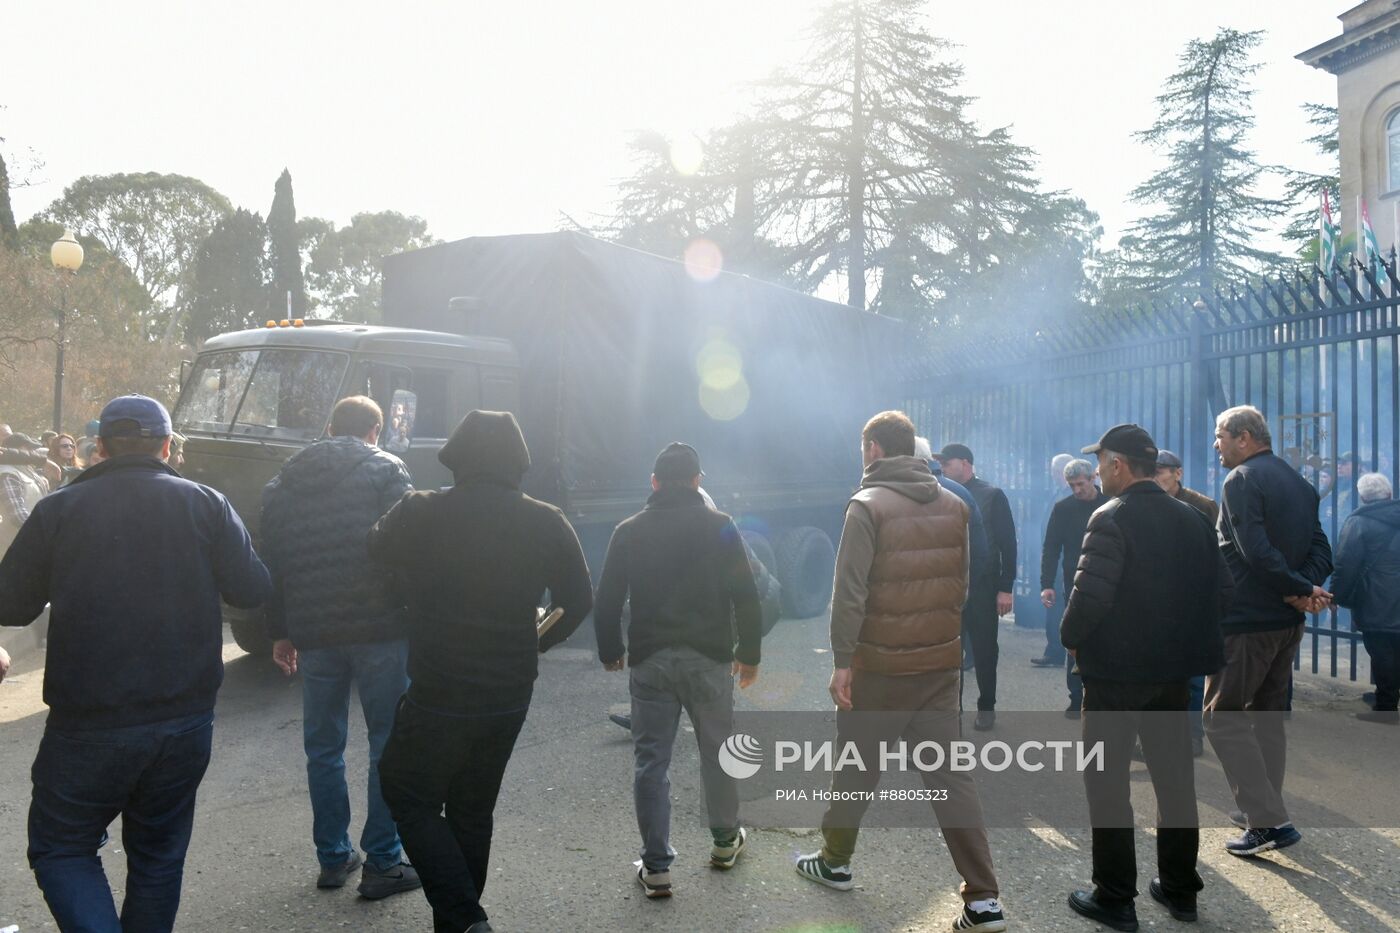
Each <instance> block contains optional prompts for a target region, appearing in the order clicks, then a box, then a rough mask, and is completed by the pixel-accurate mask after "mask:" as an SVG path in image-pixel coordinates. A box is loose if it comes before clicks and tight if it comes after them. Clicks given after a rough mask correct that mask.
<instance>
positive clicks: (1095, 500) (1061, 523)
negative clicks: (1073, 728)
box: [1032, 459, 1108, 718]
mask: <svg viewBox="0 0 1400 933" xmlns="http://www.w3.org/2000/svg"><path fill="white" fill-rule="evenodd" d="M1094 474H1095V467H1094V465H1093V464H1092V463H1090V462H1089V461H1088V460H1074V459H1071V460H1070V461H1069V462H1068V463H1066V464H1065V466H1064V480H1065V483H1066V485H1068V486H1069V490H1070V494H1069V496H1067V497H1066V498H1064V499H1061V500H1059V501H1058V502H1056V503H1055V507H1054V508H1053V509H1051V510H1050V520H1049V521H1047V522H1046V523H1045V546H1044V547H1043V548H1042V549H1041V552H1040V602H1041V605H1043V606H1044V607H1045V608H1046V609H1049V608H1051V607H1052V606H1054V605H1055V574H1056V572H1057V571H1058V572H1060V573H1061V574H1062V579H1063V580H1064V581H1065V602H1066V603H1068V602H1069V589H1070V585H1071V584H1072V583H1073V582H1074V569H1075V568H1076V567H1078V566H1079V550H1080V548H1081V547H1082V546H1083V544H1084V530H1085V529H1086V528H1088V526H1089V516H1090V515H1093V514H1094V510H1095V509H1097V508H1098V507H1099V506H1101V505H1103V504H1104V503H1105V502H1107V501H1108V497H1107V496H1105V495H1104V494H1103V493H1102V492H1100V491H1099V487H1098V486H1095V485H1094ZM1061 618H1063V616H1061ZM1057 634H1058V633H1057ZM1032 663H1034V662H1032ZM1060 663H1061V664H1062V665H1063V666H1064V669H1065V689H1066V690H1068V691H1069V706H1068V707H1067V708H1066V709H1065V715H1066V716H1068V717H1070V718H1077V717H1078V716H1079V710H1080V707H1081V706H1083V704H1084V682H1083V681H1082V680H1081V679H1080V677H1079V675H1078V674H1076V673H1075V672H1074V659H1073V658H1065V659H1063V661H1061V662H1060Z"/></svg>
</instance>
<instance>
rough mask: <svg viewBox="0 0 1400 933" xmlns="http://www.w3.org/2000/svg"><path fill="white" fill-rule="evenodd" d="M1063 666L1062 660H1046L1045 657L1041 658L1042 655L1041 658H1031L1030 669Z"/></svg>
mask: <svg viewBox="0 0 1400 933" xmlns="http://www.w3.org/2000/svg"><path fill="white" fill-rule="evenodd" d="M1064 666H1065V661H1064V658H1047V657H1045V656H1043V655H1042V656H1041V657H1038V658H1031V667H1064Z"/></svg>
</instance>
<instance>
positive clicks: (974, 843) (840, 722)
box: [797, 411, 1006, 931]
mask: <svg viewBox="0 0 1400 933" xmlns="http://www.w3.org/2000/svg"><path fill="white" fill-rule="evenodd" d="M861 450H862V453H863V457H864V461H865V474H864V476H863V477H862V479H861V486H860V490H859V491H858V492H857V493H856V494H855V495H854V496H852V497H851V502H850V504H849V505H848V506H847V509H846V524H845V527H844V528H843V530H842V532H841V546H840V548H839V550H838V551H837V555H836V581H835V588H834V592H833V595H832V599H831V651H832V656H833V658H834V663H835V668H836V669H835V671H834V672H833V673H832V676H831V696H832V699H833V700H834V701H835V702H836V706H837V713H836V749H837V751H838V753H839V752H840V750H841V749H844V748H845V747H846V746H847V745H848V744H852V745H854V746H855V748H856V750H857V751H858V752H859V755H860V759H861V761H862V762H863V763H864V764H865V770H863V771H862V770H859V769H856V768H842V769H838V770H837V771H836V772H835V773H834V774H833V776H832V793H833V797H834V802H833V803H832V804H831V806H830V807H829V808H828V809H827V811H826V815H825V816H824V817H823V818H822V835H823V839H824V842H825V844H824V845H823V846H822V850H821V851H820V852H818V853H813V854H812V855H806V856H802V857H801V858H799V859H798V860H797V871H798V873H799V874H801V875H802V876H803V877H805V878H808V879H810V880H812V881H816V882H818V883H820V884H824V885H826V886H828V887H832V888H836V889H837V890H843V891H844V890H849V889H850V888H851V887H852V885H853V881H852V876H851V869H850V864H851V856H852V855H853V854H854V852H855V847H856V836H857V834H858V833H859V831H860V823H861V818H862V817H863V816H864V814H865V810H866V808H867V807H868V806H869V803H870V802H869V800H868V799H865V798H866V797H867V793H868V792H873V791H874V790H875V788H876V787H877V785H878V784H879V783H880V768H881V765H882V763H883V762H884V758H883V757H882V755H881V746H882V745H884V746H885V747H888V748H891V749H892V748H894V747H896V746H897V744H898V743H899V742H900V741H901V740H902V741H904V743H905V746H906V748H910V749H912V748H914V747H915V746H916V745H918V744H919V743H921V742H933V743H936V744H937V745H939V746H940V747H942V748H943V749H945V750H946V749H947V747H948V744H949V743H950V742H953V741H956V740H957V739H958V738H959V728H958V696H959V679H960V676H961V670H960V668H961V663H962V643H961V634H960V633H961V629H962V607H963V603H964V602H965V601H966V599H967V582H968V528H967V522H968V509H967V506H966V505H964V504H963V503H962V500H960V499H959V498H958V497H957V496H955V495H953V494H951V493H949V492H947V491H945V490H944V489H943V488H942V487H941V486H940V485H939V483H938V480H937V479H936V478H934V476H933V474H932V473H930V472H929V469H928V464H926V463H925V462H924V461H922V460H920V459H919V458H917V457H915V456H914V425H913V422H911V421H910V420H909V418H908V417H907V416H906V415H905V414H904V413H903V412H897V411H886V412H881V413H880V414H878V415H876V416H875V417H874V418H872V419H870V421H869V422H868V423H867V424H866V425H865V429H864V430H863V431H862V432H861ZM920 774H921V777H922V778H923V780H924V784H925V786H926V787H927V788H928V789H929V791H931V796H932V798H933V808H934V813H935V815H936V816H937V818H938V822H939V825H940V827H941V828H942V830H943V836H944V839H945V840H946V841H947V843H948V851H949V853H950V854H951V855H952V857H953V865H954V867H956V868H957V870H958V874H960V875H961V876H962V879H963V884H962V888H961V893H962V897H963V902H964V905H965V906H964V908H963V913H962V914H961V915H960V916H959V917H958V918H957V919H956V920H955V921H954V923H953V929H955V930H981V931H997V930H1005V929H1006V920H1005V918H1004V916H1003V915H1002V910H1001V904H1000V902H999V901H998V899H997V898H998V894H999V891H998V887H997V879H996V873H995V871H994V870H993V868H992V855H991V850H990V848H989V846H988V844H987V830H986V826H985V823H984V820H983V816H982V804H981V801H980V800H979V799H978V796H977V787H976V784H975V783H974V782H973V779H972V775H971V774H970V773H969V772H967V771H957V772H954V771H950V770H947V769H946V768H945V769H939V770H936V771H931V772H927V771H921V772H920Z"/></svg>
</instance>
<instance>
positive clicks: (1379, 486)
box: [1356, 473, 1394, 502]
mask: <svg viewBox="0 0 1400 933" xmlns="http://www.w3.org/2000/svg"><path fill="white" fill-rule="evenodd" d="M1356 493H1357V495H1359V496H1360V497H1361V501H1362V502H1381V501H1383V500H1385V499H1389V498H1391V496H1392V495H1394V493H1393V492H1392V491H1391V489H1390V480H1388V479H1386V478H1385V474H1384V473H1363V474H1361V478H1360V479H1358V480H1357V481H1356Z"/></svg>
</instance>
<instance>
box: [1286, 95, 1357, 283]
mask: <svg viewBox="0 0 1400 933" xmlns="http://www.w3.org/2000/svg"><path fill="white" fill-rule="evenodd" d="M1303 112H1304V113H1306V114H1307V116H1308V123H1309V124H1310V125H1311V126H1312V127H1313V128H1314V129H1316V131H1317V132H1315V133H1314V134H1313V135H1312V136H1309V137H1308V138H1307V140H1306V141H1307V142H1308V143H1309V144H1310V145H1311V146H1312V147H1313V148H1314V149H1315V150H1316V151H1317V152H1318V154H1320V155H1322V156H1323V157H1325V158H1326V159H1327V166H1328V171H1327V172H1324V173H1322V174H1317V173H1315V172H1303V171H1298V170H1291V171H1290V170H1287V169H1284V170H1283V171H1285V172H1286V173H1287V178H1288V181H1287V184H1286V186H1285V188H1284V200H1285V201H1286V202H1287V203H1288V206H1289V211H1290V214H1291V216H1290V218H1289V221H1288V227H1287V228H1286V229H1285V230H1284V231H1283V236H1284V238H1285V239H1287V240H1291V241H1292V242H1294V243H1297V244H1298V255H1299V257H1300V258H1302V259H1305V260H1307V261H1309V262H1316V261H1317V259H1318V252H1317V251H1318V245H1317V225H1318V213H1319V211H1320V201H1321V194H1322V191H1323V190H1324V189H1326V191H1327V195H1328V197H1330V198H1331V199H1332V213H1333V216H1334V217H1340V215H1341V214H1342V213H1344V211H1343V207H1344V205H1343V204H1342V159H1341V140H1340V131H1339V129H1338V122H1337V108H1336V107H1329V106H1327V105H1326V104H1304V105H1303ZM1341 229H1343V230H1345V229H1346V225H1345V224H1343V225H1342V227H1341Z"/></svg>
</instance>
